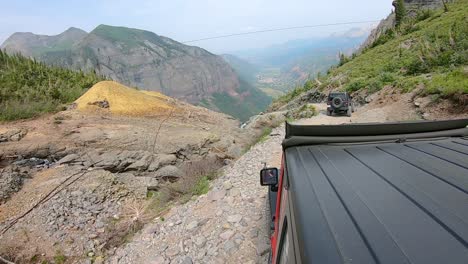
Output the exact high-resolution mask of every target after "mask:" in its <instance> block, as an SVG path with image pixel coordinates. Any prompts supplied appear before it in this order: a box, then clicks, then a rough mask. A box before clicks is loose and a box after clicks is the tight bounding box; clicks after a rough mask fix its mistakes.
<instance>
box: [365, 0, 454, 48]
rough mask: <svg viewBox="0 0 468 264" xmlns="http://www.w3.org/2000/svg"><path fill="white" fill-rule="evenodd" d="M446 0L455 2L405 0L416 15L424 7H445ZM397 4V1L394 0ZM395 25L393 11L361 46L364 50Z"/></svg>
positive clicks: (408, 12) (410, 13) (408, 8)
mask: <svg viewBox="0 0 468 264" xmlns="http://www.w3.org/2000/svg"><path fill="white" fill-rule="evenodd" d="M444 1H445V2H446V3H449V2H453V0H404V5H405V9H406V12H407V14H408V15H410V16H414V15H416V13H417V12H418V10H422V9H436V8H441V7H443V4H444ZM393 6H395V1H394V2H393ZM394 26H395V13H394V12H392V13H391V14H390V15H389V16H388V17H387V18H385V19H383V20H382V21H380V23H379V25H378V26H377V27H376V28H375V29H373V30H372V31H371V33H370V35H369V37H368V38H367V39H366V41H364V43H363V44H362V45H361V47H360V48H359V52H362V51H363V50H364V49H365V48H367V47H369V46H370V45H372V44H373V43H374V42H375V41H376V40H377V39H378V38H379V37H380V36H381V35H382V34H384V33H385V32H386V31H387V30H389V29H392V28H393V27H394Z"/></svg>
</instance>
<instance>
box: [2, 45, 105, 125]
mask: <svg viewBox="0 0 468 264" xmlns="http://www.w3.org/2000/svg"><path fill="white" fill-rule="evenodd" d="M101 80H103V78H102V77H100V76H98V75H96V74H94V73H83V72H76V71H71V70H67V69H63V68H58V67H50V66H46V65H45V64H43V63H40V62H37V61H34V60H31V59H28V58H26V57H23V56H21V55H8V54H6V53H5V52H3V51H2V50H0V121H8V120H15V119H23V118H30V117H34V116H37V115H39V114H41V113H46V112H53V111H57V110H58V109H59V108H60V106H62V105H63V104H67V103H71V102H73V101H74V100H75V99H77V98H78V97H79V96H81V94H83V93H84V92H85V91H86V89H88V88H90V87H91V86H93V85H94V84H95V83H97V82H99V81H101Z"/></svg>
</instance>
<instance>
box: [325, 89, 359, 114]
mask: <svg viewBox="0 0 468 264" xmlns="http://www.w3.org/2000/svg"><path fill="white" fill-rule="evenodd" d="M352 99H353V98H352V97H351V95H349V93H347V92H330V93H329V94H328V98H327V115H329V116H332V115H333V114H334V113H336V114H346V115H347V116H351V113H354V104H353V101H352Z"/></svg>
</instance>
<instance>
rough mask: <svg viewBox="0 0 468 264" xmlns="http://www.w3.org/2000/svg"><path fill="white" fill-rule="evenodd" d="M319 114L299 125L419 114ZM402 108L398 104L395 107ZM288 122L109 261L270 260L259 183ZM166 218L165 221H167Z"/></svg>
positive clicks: (275, 161)
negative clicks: (208, 187)
mask: <svg viewBox="0 0 468 264" xmlns="http://www.w3.org/2000/svg"><path fill="white" fill-rule="evenodd" d="M315 107H316V108H317V110H319V114H318V115H317V116H314V117H312V118H309V119H302V120H298V121H296V123H298V124H315V125H319V124H342V123H357V122H383V121H388V120H397V119H398V118H397V117H399V118H402V116H404V119H409V118H417V115H416V113H415V112H414V111H408V112H407V113H405V114H404V115H393V116H392V113H393V112H392V111H391V110H390V111H389V109H385V108H378V107H375V106H372V105H368V106H366V107H363V108H361V109H358V110H357V111H356V112H355V113H354V114H353V116H352V117H346V116H333V117H331V116H327V115H325V109H326V105H325V104H316V105H315ZM394 107H397V108H398V107H400V106H394ZM283 138H284V126H281V127H278V128H276V129H274V130H273V132H272V133H271V135H270V137H269V138H268V139H267V140H266V141H264V142H262V143H260V144H257V145H255V146H254V147H253V148H252V149H251V150H249V151H248V152H247V153H246V154H244V155H243V156H242V157H241V158H240V159H238V160H237V161H236V162H235V163H234V164H233V165H231V166H229V167H228V168H226V169H225V171H224V176H222V177H221V178H219V179H217V180H215V181H214V182H213V183H212V189H211V191H210V192H209V193H208V194H207V195H203V196H201V197H198V198H197V199H195V200H192V201H190V202H188V203H187V204H185V205H181V206H177V207H174V208H173V209H172V210H171V211H170V212H169V213H168V214H167V215H165V216H164V219H162V218H158V219H156V220H155V222H154V223H151V224H150V225H148V226H146V227H145V229H144V230H143V231H142V232H141V234H139V235H137V236H136V237H135V238H134V239H133V241H132V242H130V243H128V244H127V245H126V246H125V247H123V248H121V249H118V250H117V251H116V254H115V256H113V257H112V258H111V259H110V260H109V263H184V264H190V263H266V260H267V257H268V249H269V240H268V236H269V235H268V228H267V221H268V220H267V218H266V194H267V188H265V187H261V186H260V185H259V182H258V172H259V170H260V169H261V167H262V162H264V161H266V162H268V164H269V165H270V166H280V160H281V141H282V139H283ZM163 220H164V221H163Z"/></svg>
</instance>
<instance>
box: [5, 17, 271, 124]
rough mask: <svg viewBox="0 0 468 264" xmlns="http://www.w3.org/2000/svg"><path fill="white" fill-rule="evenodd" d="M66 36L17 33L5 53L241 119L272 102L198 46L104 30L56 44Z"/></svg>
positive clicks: (120, 29) (128, 30) (115, 29)
mask: <svg viewBox="0 0 468 264" xmlns="http://www.w3.org/2000/svg"><path fill="white" fill-rule="evenodd" d="M68 31H70V30H68ZM68 31H66V32H64V33H62V34H60V35H58V36H52V37H47V36H37V35H34V34H32V33H15V34H14V35H13V36H12V37H10V38H9V39H8V40H7V41H5V43H4V44H3V45H2V48H4V49H6V50H7V52H21V53H23V54H25V55H28V56H34V57H36V58H38V59H39V60H41V61H44V62H46V63H48V64H53V65H59V66H63V67H68V68H73V69H81V70H85V71H90V70H95V71H96V72H98V73H100V74H102V75H105V76H108V77H110V78H112V79H114V80H117V81H119V82H122V83H124V84H126V85H128V86H133V87H138V88H141V89H145V90H154V91H159V92H162V93H164V94H167V95H169V96H172V97H176V98H178V99H182V100H185V101H187V102H189V103H192V104H202V105H204V106H206V107H208V108H211V109H213V110H217V111H221V112H224V113H228V114H231V115H233V116H234V117H237V118H239V119H241V120H245V119H246V118H248V116H250V115H253V114H255V113H257V112H260V111H262V110H263V109H265V108H266V106H267V105H268V103H269V100H268V97H267V96H266V95H265V94H263V93H261V92H260V91H256V90H255V89H256V88H254V87H245V85H243V83H244V82H242V81H241V80H240V79H239V77H238V75H237V74H236V73H235V71H234V70H233V69H232V68H231V67H230V66H229V64H227V63H226V62H225V61H224V60H223V59H222V58H221V57H220V56H217V55H214V54H212V53H210V52H208V51H206V50H204V49H201V48H199V47H194V46H187V45H184V44H182V43H179V42H176V41H174V40H172V39H169V38H166V37H163V36H159V35H156V34H154V33H152V32H149V31H144V30H139V29H131V28H124V27H113V26H106V25H100V26H98V27H97V28H96V29H94V30H93V31H91V32H90V33H89V34H85V35H84V36H83V35H80V37H79V38H78V37H75V38H70V37H68V38H66V39H67V41H65V42H64V41H58V40H61V39H63V38H64V36H69V35H71V34H70V33H76V32H74V31H73V32H68ZM25 36H26V37H25ZM31 39H33V40H35V41H31ZM36 39H37V40H36ZM69 40H70V41H69ZM70 42H71V43H70ZM24 43H33V44H30V45H26V44H24ZM49 43H53V44H54V45H51V44H49ZM56 43H61V44H60V45H58V44H56ZM67 44H68V45H67ZM50 46H51V47H54V48H48V47H50ZM57 46H59V47H60V48H57ZM252 94H254V95H255V96H251V95H252ZM257 99H260V100H257ZM244 105H248V106H249V107H248V109H247V110H246V111H244V112H242V114H239V112H238V111H236V109H238V108H243V106H244Z"/></svg>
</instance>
